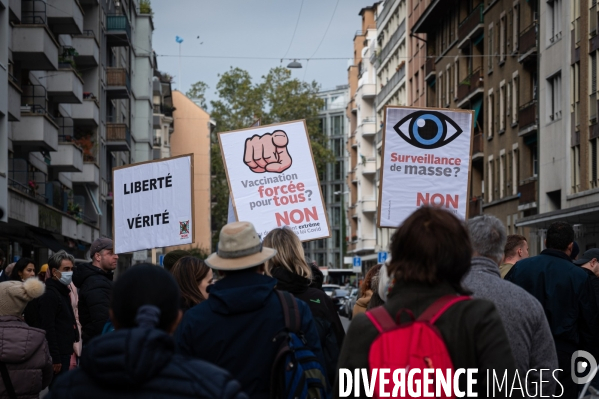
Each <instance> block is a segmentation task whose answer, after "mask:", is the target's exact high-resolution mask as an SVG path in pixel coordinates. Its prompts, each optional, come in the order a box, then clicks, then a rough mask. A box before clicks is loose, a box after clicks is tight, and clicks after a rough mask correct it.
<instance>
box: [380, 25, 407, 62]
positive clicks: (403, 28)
mask: <svg viewBox="0 0 599 399" xmlns="http://www.w3.org/2000/svg"><path fill="white" fill-rule="evenodd" d="M405 33H406V20H405V19H404V20H403V21H402V22H401V24H400V25H399V27H398V28H397V29H396V30H395V32H393V35H391V38H390V39H389V41H388V42H387V44H385V47H383V50H382V51H381V53H380V54H379V55H378V56H377V58H376V61H375V63H374V67H375V68H378V67H379V66H381V63H382V62H383V61H384V60H385V59H386V58H387V57H388V56H389V54H390V53H391V51H392V50H393V47H395V45H396V44H397V42H399V40H400V39H401V37H402V36H403V35H404V34H405Z"/></svg>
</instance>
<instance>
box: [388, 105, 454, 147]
mask: <svg viewBox="0 0 599 399" xmlns="http://www.w3.org/2000/svg"><path fill="white" fill-rule="evenodd" d="M393 129H394V130H395V131H396V132H397V134H399V135H400V136H401V138H402V139H404V140H405V141H406V142H408V143H409V144H411V145H413V146H414V147H418V148H424V149H432V148H439V147H443V146H444V145H446V144H449V143H451V142H452V141H453V140H454V139H455V138H456V137H458V136H459V135H460V134H461V133H462V129H461V128H460V127H459V126H458V125H457V124H456V123H455V122H454V121H453V120H451V119H450V118H448V117H447V116H446V115H444V114H442V113H440V112H435V111H417V112H414V113H411V114H410V115H408V116H406V117H405V118H403V119H402V120H400V121H399V122H397V124H396V125H395V126H393Z"/></svg>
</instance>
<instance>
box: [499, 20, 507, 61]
mask: <svg viewBox="0 0 599 399" xmlns="http://www.w3.org/2000/svg"><path fill="white" fill-rule="evenodd" d="M505 25H506V24H505V14H503V16H502V17H501V19H500V20H499V63H500V64H501V63H503V62H505V54H506V53H507V49H506V45H507V40H506V26H505Z"/></svg>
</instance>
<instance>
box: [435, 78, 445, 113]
mask: <svg viewBox="0 0 599 399" xmlns="http://www.w3.org/2000/svg"><path fill="white" fill-rule="evenodd" d="M437 92H438V102H437V107H439V108H441V107H442V106H443V105H444V104H445V90H443V72H439V90H437Z"/></svg>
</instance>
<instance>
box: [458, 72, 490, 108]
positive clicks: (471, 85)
mask: <svg viewBox="0 0 599 399" xmlns="http://www.w3.org/2000/svg"><path fill="white" fill-rule="evenodd" d="M481 77H482V67H478V68H476V69H475V70H474V71H473V72H472V73H471V74H470V75H468V76H467V77H466V79H464V80H462V81H461V82H460V84H459V85H458V101H461V100H463V99H465V98H466V97H468V96H469V95H470V94H471V93H473V92H474V91H475V90H477V89H479V88H482V87H483V86H484V82H483V81H482V79H481Z"/></svg>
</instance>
